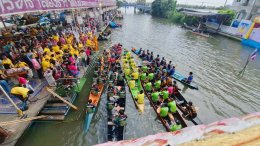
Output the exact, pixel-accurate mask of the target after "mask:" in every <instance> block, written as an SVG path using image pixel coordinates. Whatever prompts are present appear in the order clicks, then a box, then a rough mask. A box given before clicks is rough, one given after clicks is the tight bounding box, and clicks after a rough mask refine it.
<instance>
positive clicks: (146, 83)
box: [140, 69, 187, 132]
mask: <svg viewBox="0 0 260 146" xmlns="http://www.w3.org/2000/svg"><path fill="white" fill-rule="evenodd" d="M140 70H141V69H140ZM148 73H149V72H148V70H146V71H144V70H142V74H141V76H140V79H141V83H142V86H143V88H144V91H145V95H146V96H147V98H148V99H149V101H150V103H151V105H152V107H153V109H154V111H155V112H156V114H157V117H158V118H159V120H160V121H161V123H162V124H163V126H164V127H165V129H166V131H168V132H170V131H176V130H179V129H181V128H184V127H187V124H186V122H185V120H184V119H183V118H182V116H181V115H180V113H179V112H178V110H177V107H176V102H175V101H174V99H173V98H172V97H170V96H167V94H166V96H165V92H168V91H163V88H162V86H161V83H160V82H161V81H160V80H156V79H155V77H154V76H153V75H152V74H150V73H149V74H148ZM144 74H145V75H144ZM147 74H148V75H147Z"/></svg>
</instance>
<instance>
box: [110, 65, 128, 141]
mask: <svg viewBox="0 0 260 146" xmlns="http://www.w3.org/2000/svg"><path fill="white" fill-rule="evenodd" d="M125 102H126V91H125V82H124V78H123V73H122V71H121V66H120V63H118V65H117V67H116V70H115V71H113V73H112V74H111V75H110V80H109V85H108V88H107V114H108V116H107V118H108V125H107V126H108V130H107V138H108V141H120V140H123V139H124V131H125V130H124V129H125V126H126V119H127V116H126V115H125V114H124V112H125Z"/></svg>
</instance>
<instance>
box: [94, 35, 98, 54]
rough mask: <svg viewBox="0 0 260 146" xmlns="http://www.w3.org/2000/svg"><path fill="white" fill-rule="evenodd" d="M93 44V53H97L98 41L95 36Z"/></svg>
mask: <svg viewBox="0 0 260 146" xmlns="http://www.w3.org/2000/svg"><path fill="white" fill-rule="evenodd" d="M94 43H95V51H98V39H97V37H96V36H95V35H94Z"/></svg>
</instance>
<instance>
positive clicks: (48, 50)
mask: <svg viewBox="0 0 260 146" xmlns="http://www.w3.org/2000/svg"><path fill="white" fill-rule="evenodd" d="M43 52H44V53H46V54H49V53H50V52H51V50H50V49H49V48H48V47H45V48H44V49H43Z"/></svg>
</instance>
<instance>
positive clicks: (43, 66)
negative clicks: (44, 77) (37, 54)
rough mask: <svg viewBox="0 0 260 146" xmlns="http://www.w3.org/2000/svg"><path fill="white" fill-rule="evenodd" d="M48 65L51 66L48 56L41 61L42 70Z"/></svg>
mask: <svg viewBox="0 0 260 146" xmlns="http://www.w3.org/2000/svg"><path fill="white" fill-rule="evenodd" d="M50 67H51V63H50V60H49V58H45V60H44V61H42V70H43V71H44V72H45V71H46V70H47V69H48V68H50Z"/></svg>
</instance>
